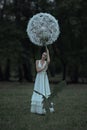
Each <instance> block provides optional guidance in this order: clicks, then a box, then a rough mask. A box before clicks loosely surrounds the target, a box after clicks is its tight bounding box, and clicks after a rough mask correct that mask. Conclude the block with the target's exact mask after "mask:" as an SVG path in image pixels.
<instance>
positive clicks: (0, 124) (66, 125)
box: [0, 83, 87, 130]
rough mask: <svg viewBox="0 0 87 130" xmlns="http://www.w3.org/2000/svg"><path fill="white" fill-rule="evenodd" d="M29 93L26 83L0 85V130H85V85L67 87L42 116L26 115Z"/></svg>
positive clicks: (86, 127) (86, 91) (86, 114)
mask: <svg viewBox="0 0 87 130" xmlns="http://www.w3.org/2000/svg"><path fill="white" fill-rule="evenodd" d="M53 87H57V85H53V84H51V88H53ZM32 92H33V84H30V83H0V130H87V85H79V84H78V85H67V86H66V88H64V89H63V90H62V91H61V92H59V93H58V96H57V97H55V98H54V99H53V102H54V107H55V113H50V114H47V115H45V116H41V115H37V114H32V113H30V99H31V95H32Z"/></svg>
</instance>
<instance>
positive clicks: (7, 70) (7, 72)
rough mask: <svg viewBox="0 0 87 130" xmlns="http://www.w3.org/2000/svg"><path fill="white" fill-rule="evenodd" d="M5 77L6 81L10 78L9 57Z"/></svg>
mask: <svg viewBox="0 0 87 130" xmlns="http://www.w3.org/2000/svg"><path fill="white" fill-rule="evenodd" d="M4 77H5V80H6V81H9V80H10V59H7V63H6V67H5V75H4Z"/></svg>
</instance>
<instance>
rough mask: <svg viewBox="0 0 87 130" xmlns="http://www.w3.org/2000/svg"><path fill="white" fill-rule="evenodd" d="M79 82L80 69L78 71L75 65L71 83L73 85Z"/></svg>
mask: <svg viewBox="0 0 87 130" xmlns="http://www.w3.org/2000/svg"><path fill="white" fill-rule="evenodd" d="M78 80H79V69H78V66H77V65H75V66H74V70H73V72H72V75H71V81H72V82H73V83H78Z"/></svg>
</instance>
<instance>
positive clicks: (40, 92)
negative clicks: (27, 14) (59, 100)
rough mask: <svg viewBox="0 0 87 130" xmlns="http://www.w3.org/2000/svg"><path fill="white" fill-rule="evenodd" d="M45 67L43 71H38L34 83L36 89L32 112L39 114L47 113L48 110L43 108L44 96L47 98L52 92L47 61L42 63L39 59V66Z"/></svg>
mask: <svg viewBox="0 0 87 130" xmlns="http://www.w3.org/2000/svg"><path fill="white" fill-rule="evenodd" d="M44 66H46V67H45V69H44V70H43V71H41V72H38V73H37V75H36V79H35V85H34V91H33V95H32V98H31V112H32V113H38V114H45V113H46V110H45V108H43V96H45V97H46V98H48V97H49V95H50V94H51V92H50V86H49V81H48V76H47V72H46V70H47V68H48V67H47V62H46V61H45V63H44V64H43V65H41V61H40V60H39V63H38V67H40V68H42V67H44Z"/></svg>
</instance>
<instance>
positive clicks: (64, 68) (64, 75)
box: [62, 63, 66, 80]
mask: <svg viewBox="0 0 87 130" xmlns="http://www.w3.org/2000/svg"><path fill="white" fill-rule="evenodd" d="M62 79H63V80H65V79H66V64H65V63H63V78H62Z"/></svg>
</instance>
